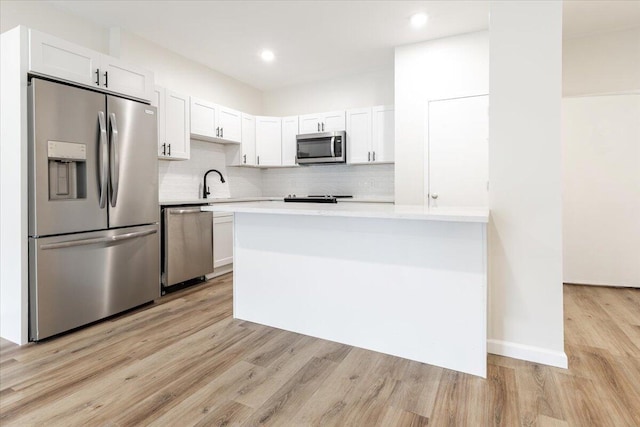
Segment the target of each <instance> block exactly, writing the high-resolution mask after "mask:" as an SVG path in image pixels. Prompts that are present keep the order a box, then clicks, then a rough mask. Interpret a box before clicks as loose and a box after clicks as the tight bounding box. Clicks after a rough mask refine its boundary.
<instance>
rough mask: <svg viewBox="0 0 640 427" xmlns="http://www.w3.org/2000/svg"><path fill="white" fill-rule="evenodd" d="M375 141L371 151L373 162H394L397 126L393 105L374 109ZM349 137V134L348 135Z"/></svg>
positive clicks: (373, 140)
mask: <svg viewBox="0 0 640 427" xmlns="http://www.w3.org/2000/svg"><path fill="white" fill-rule="evenodd" d="M372 110H373V139H372V143H371V149H372V151H373V156H372V160H373V161H376V162H393V161H394V160H395V157H394V147H395V126H394V120H395V118H394V114H395V111H394V108H393V105H380V106H377V107H373V109H372ZM347 135H348V134H347Z"/></svg>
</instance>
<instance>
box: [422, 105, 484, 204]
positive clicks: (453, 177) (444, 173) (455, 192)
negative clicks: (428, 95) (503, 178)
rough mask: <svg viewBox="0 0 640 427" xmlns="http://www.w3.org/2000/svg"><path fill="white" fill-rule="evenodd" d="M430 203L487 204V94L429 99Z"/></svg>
mask: <svg viewBox="0 0 640 427" xmlns="http://www.w3.org/2000/svg"><path fill="white" fill-rule="evenodd" d="M428 127H429V132H428V135H429V149H428V155H429V157H428V165H429V174H428V177H429V180H428V186H427V188H428V189H429V194H428V197H429V206H431V207H486V206H488V193H489V192H488V186H489V184H488V180H489V97H488V96H487V95H482V96H472V97H466V98H456V99H447V100H441V101H430V102H429V116H428Z"/></svg>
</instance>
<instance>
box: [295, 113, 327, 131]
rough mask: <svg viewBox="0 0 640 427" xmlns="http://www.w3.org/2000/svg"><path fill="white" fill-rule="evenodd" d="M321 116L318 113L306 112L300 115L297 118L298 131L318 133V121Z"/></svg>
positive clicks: (320, 119)
mask: <svg viewBox="0 0 640 427" xmlns="http://www.w3.org/2000/svg"><path fill="white" fill-rule="evenodd" d="M321 121H322V118H321V116H320V115H319V114H306V115H304V116H300V118H299V120H298V128H299V130H300V133H318V132H320V122H321Z"/></svg>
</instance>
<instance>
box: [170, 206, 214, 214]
mask: <svg viewBox="0 0 640 427" xmlns="http://www.w3.org/2000/svg"><path fill="white" fill-rule="evenodd" d="M203 212H205V211H201V210H200V208H187V209H169V215H184V214H194V213H203Z"/></svg>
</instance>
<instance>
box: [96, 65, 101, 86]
mask: <svg viewBox="0 0 640 427" xmlns="http://www.w3.org/2000/svg"><path fill="white" fill-rule="evenodd" d="M96 85H98V86H100V68H96Z"/></svg>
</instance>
